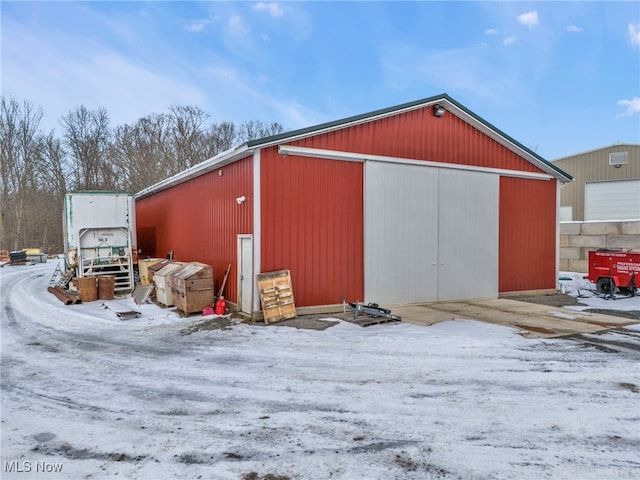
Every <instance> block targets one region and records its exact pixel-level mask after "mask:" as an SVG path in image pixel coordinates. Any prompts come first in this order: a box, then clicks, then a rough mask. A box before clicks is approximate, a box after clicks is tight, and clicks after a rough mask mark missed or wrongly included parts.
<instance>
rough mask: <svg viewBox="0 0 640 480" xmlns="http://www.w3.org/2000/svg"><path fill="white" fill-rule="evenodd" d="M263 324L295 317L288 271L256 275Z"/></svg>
mask: <svg viewBox="0 0 640 480" xmlns="http://www.w3.org/2000/svg"><path fill="white" fill-rule="evenodd" d="M256 278H257V280H258V291H259V292H260V301H261V303H262V314H263V316H264V323H266V324H267V325H268V324H270V323H276V322H281V321H282V320H287V319H289V318H295V317H296V306H295V302H294V299H293V287H292V285H291V274H290V272H289V270H278V271H276V272H269V273H260V274H258V275H256Z"/></svg>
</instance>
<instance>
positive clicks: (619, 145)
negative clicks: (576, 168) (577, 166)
mask: <svg viewBox="0 0 640 480" xmlns="http://www.w3.org/2000/svg"><path fill="white" fill-rule="evenodd" d="M624 147H632V148H638V147H640V143H625V142H617V143H613V144H611V145H607V146H604V147H600V148H593V149H591V150H586V151H584V152H578V153H574V154H572V155H565V156H564V157H559V158H556V159H555V160H551V161H552V162H553V163H555V162H561V161H562V160H570V159H573V158H575V157H580V156H581V155H588V154H590V153H595V152H604V151H606V150H611V149H612V148H614V149H620V148H624Z"/></svg>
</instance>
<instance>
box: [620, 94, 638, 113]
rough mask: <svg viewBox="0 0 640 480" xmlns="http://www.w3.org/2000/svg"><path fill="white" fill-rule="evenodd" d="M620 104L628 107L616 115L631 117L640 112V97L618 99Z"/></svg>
mask: <svg viewBox="0 0 640 480" xmlns="http://www.w3.org/2000/svg"><path fill="white" fill-rule="evenodd" d="M618 105H620V106H623V107H627V109H626V111H624V112H623V113H619V114H618V115H616V116H617V117H630V116H631V115H635V114H636V113H640V98H638V97H633V98H632V99H631V100H618Z"/></svg>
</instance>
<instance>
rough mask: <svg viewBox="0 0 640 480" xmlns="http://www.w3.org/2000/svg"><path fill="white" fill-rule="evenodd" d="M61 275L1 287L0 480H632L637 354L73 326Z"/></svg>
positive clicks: (447, 327)
mask: <svg viewBox="0 0 640 480" xmlns="http://www.w3.org/2000/svg"><path fill="white" fill-rule="evenodd" d="M54 268H55V262H49V263H47V264H38V265H34V266H26V267H25V266H20V267H18V266H15V267H11V266H5V267H3V268H2V269H0V286H1V292H0V293H1V302H2V328H1V331H0V333H1V347H2V384H1V386H2V404H1V406H2V411H1V422H2V423H1V427H2V452H1V457H2V474H1V476H2V478H3V479H5V478H21V479H27V478H73V479H77V478H90V479H100V478H131V479H136V478H139V479H170V478H181V479H187V478H188V479H197V478H207V479H252V478H253V479H262V478H271V479H275V478H281V479H322V480H325V479H328V478H338V479H492V480H494V479H525V480H526V479H532V480H533V479H535V480H539V479H543V478H550V479H572V480H573V479H598V480H601V479H633V478H640V456H639V454H638V452H639V451H640V368H639V366H640V364H639V360H640V351H638V350H634V349H623V350H620V351H611V350H606V349H599V348H597V347H596V346H594V345H590V344H585V343H582V342H580V341H576V340H567V339H554V340H531V339H525V338H523V337H521V336H520V335H518V334H517V333H516V331H515V330H513V329H510V328H506V327H500V326H496V325H490V324H485V323H481V322H474V321H469V320H455V321H450V322H444V323H439V324H436V325H433V326H431V327H419V326H414V325H409V324H404V323H399V324H386V325H379V326H372V327H367V328H362V327H359V326H356V325H353V324H350V323H347V322H342V321H341V322H340V323H339V324H338V325H336V326H334V327H331V328H328V329H326V330H323V331H316V330H301V329H294V328H289V327H282V326H276V325H272V326H267V327H265V326H263V325H258V324H256V325H250V324H244V323H236V322H234V321H231V322H227V323H228V325H227V326H224V322H221V323H220V327H221V328H218V329H216V328H212V329H201V330H197V329H196V328H194V327H195V326H196V325H197V324H199V323H202V322H203V321H204V320H205V319H203V318H202V317H199V316H192V317H190V318H180V317H179V316H178V315H177V314H175V313H174V312H172V311H168V310H163V309H162V308H160V307H158V306H156V305H152V304H146V305H142V306H139V307H138V306H136V305H135V304H134V303H133V301H132V300H131V299H124V300H113V301H108V302H103V301H97V302H91V303H87V304H82V305H71V306H65V305H63V304H62V303H61V302H60V301H59V300H57V299H56V298H55V297H54V296H53V295H51V294H49V293H48V292H47V291H46V288H47V286H48V282H49V279H50V278H51V274H52V272H53V269H54ZM569 283H571V282H569ZM574 283H576V282H574ZM586 300H588V301H590V302H593V303H598V302H604V301H603V300H602V299H600V298H591V299H585V301H586ZM103 303H104V305H105V306H107V307H108V308H104V307H103V306H102V305H103ZM595 306H596V307H599V305H595ZM603 308H620V309H627V310H640V302H639V301H638V298H637V297H636V299H620V300H615V301H607V302H606V304H605V306H604V307H603ZM132 309H137V310H139V311H141V312H142V313H143V315H142V316H141V317H140V318H136V319H133V320H127V321H121V320H119V319H118V317H117V316H116V315H115V313H114V312H115V311H127V310H132ZM624 331H625V332H628V333H629V334H630V335H638V332H640V327H638V326H637V325H635V326H630V327H627V328H626V329H624ZM623 333H624V332H623ZM619 334H620V332H618V335H619Z"/></svg>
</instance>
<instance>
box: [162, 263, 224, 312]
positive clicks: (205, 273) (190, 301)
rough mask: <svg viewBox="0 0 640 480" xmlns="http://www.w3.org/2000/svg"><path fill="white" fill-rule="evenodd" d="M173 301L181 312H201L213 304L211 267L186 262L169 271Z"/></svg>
mask: <svg viewBox="0 0 640 480" xmlns="http://www.w3.org/2000/svg"><path fill="white" fill-rule="evenodd" d="M171 289H172V290H173V301H174V303H175V305H176V307H178V309H179V310H182V312H184V313H186V314H189V313H194V312H201V311H202V310H203V309H204V308H206V307H210V306H211V305H212V304H213V297H214V282H213V267H212V266H210V265H206V264H204V263H199V262H191V263H186V264H185V265H183V266H182V267H181V268H180V269H178V270H175V271H174V272H172V273H171Z"/></svg>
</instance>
